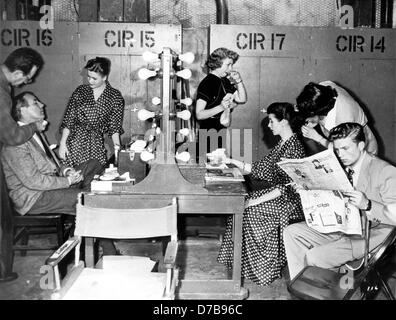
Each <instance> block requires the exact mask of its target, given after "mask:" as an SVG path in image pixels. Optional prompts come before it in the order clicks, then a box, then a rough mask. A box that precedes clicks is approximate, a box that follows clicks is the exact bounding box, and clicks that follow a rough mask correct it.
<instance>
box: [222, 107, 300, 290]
mask: <svg viewBox="0 0 396 320" xmlns="http://www.w3.org/2000/svg"><path fill="white" fill-rule="evenodd" d="M267 114H268V117H269V125H268V127H269V128H270V129H271V130H272V133H273V134H274V135H276V136H280V138H281V139H280V141H279V142H278V144H277V145H276V146H275V147H274V148H273V149H272V150H271V151H270V153H269V154H268V155H266V156H265V157H264V158H263V159H261V160H260V161H257V162H253V164H247V163H244V162H242V161H238V160H234V159H227V162H229V163H232V164H234V165H236V166H237V167H238V168H239V169H241V170H242V171H243V172H244V174H248V173H251V175H252V177H253V178H255V179H259V180H265V181H267V183H268V187H266V188H265V189H261V190H256V191H253V192H251V193H250V194H249V195H248V196H247V198H246V203H245V211H244V213H243V222H242V275H243V277H245V278H246V279H250V280H252V281H253V282H255V283H257V284H258V285H268V284H270V283H271V282H272V281H274V280H275V279H277V278H279V277H281V269H282V267H284V266H285V265H286V255H285V249H284V245H283V238H282V234H283V229H284V228H285V227H286V226H287V225H288V224H289V223H291V222H296V221H301V220H303V211H302V207H301V202H300V198H299V196H298V194H297V193H296V192H295V191H294V189H293V188H292V187H291V186H290V185H287V184H288V183H289V182H291V179H290V178H289V176H288V175H287V174H286V173H285V172H284V171H283V170H282V169H281V168H280V167H279V166H278V165H277V164H276V163H277V162H279V161H281V160H282V158H289V159H296V158H303V157H304V155H305V153H304V147H303V145H302V144H301V142H300V140H299V138H298V136H297V134H296V132H297V131H298V130H299V129H300V127H301V125H299V124H298V123H299V122H300V121H298V118H297V116H296V113H295V112H294V107H293V105H291V104H290V103H284V102H280V103H273V104H271V105H270V106H269V107H268V109H267ZM232 226H233V223H232V219H231V218H229V220H228V223H227V228H226V232H225V235H224V240H223V243H222V245H221V248H220V253H219V256H218V261H219V262H220V263H223V264H225V265H226V266H227V267H228V268H232V262H233V239H232Z"/></svg>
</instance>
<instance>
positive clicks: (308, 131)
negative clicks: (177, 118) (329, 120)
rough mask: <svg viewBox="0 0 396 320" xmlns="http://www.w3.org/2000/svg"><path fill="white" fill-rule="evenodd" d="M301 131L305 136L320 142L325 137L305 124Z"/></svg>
mask: <svg viewBox="0 0 396 320" xmlns="http://www.w3.org/2000/svg"><path fill="white" fill-rule="evenodd" d="M301 132H302V134H303V136H304V137H305V138H308V139H312V140H314V141H316V142H319V143H320V141H321V140H322V139H324V138H323V137H322V136H321V135H320V134H319V133H318V132H317V131H316V130H315V129H314V128H311V127H309V126H303V127H302V128H301Z"/></svg>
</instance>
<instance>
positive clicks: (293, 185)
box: [287, 182, 307, 192]
mask: <svg viewBox="0 0 396 320" xmlns="http://www.w3.org/2000/svg"><path fill="white" fill-rule="evenodd" d="M287 185H289V186H290V187H292V188H293V190H294V191H295V192H299V191H301V190H307V188H305V187H304V186H302V185H301V184H297V183H295V182H291V183H289V184H287Z"/></svg>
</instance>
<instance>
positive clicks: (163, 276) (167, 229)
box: [47, 195, 178, 300]
mask: <svg viewBox="0 0 396 320" xmlns="http://www.w3.org/2000/svg"><path fill="white" fill-rule="evenodd" d="M81 202H82V201H81V195H80V197H79V201H78V204H77V210H76V229H75V233H74V234H75V236H74V237H73V238H72V239H70V240H68V241H66V242H65V243H64V245H63V246H62V247H61V248H59V249H58V250H57V251H56V252H55V253H54V254H53V255H52V256H51V257H50V258H49V259H48V260H47V264H48V265H50V266H51V267H53V270H54V275H55V284H56V289H55V292H54V294H53V295H52V298H53V299H65V300H68V299H73V300H90V299H95V300H101V299H104V300H112V299H118V300H120V299H123V300H125V299H128V300H129V299H131V300H132V299H133V300H154V299H174V296H175V289H176V285H177V279H178V269H177V268H176V266H175V261H176V254H177V249H178V240H177V203H176V198H173V199H171V200H170V199H169V200H165V199H162V200H158V199H155V198H153V202H152V203H150V208H141V209H137V208H134V209H124V208H123V209H118V208H115V209H111V208H96V207H88V206H85V205H82V203H81ZM164 236H170V237H171V241H170V242H169V243H168V245H167V248H166V253H165V257H164V267H165V268H166V270H167V272H166V273H160V272H151V271H152V269H153V267H154V264H155V262H154V261H152V260H150V259H149V258H147V257H133V256H103V257H102V259H100V260H99V261H98V263H97V264H96V266H95V268H86V267H84V262H82V261H79V256H80V245H81V240H82V238H83V237H95V238H110V239H141V238H152V237H164ZM73 248H75V261H74V265H73V267H72V268H71V270H70V271H69V272H68V274H67V275H66V277H65V278H64V279H63V281H62V283H61V280H60V277H59V270H58V264H59V262H60V261H61V260H62V259H63V258H64V257H65V256H66V255H67V254H68V253H69V252H70V251H71V250H72V249H73Z"/></svg>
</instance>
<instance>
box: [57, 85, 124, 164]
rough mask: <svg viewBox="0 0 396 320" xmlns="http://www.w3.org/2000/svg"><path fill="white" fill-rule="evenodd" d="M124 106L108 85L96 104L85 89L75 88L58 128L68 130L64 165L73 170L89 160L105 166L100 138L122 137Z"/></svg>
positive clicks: (84, 86)
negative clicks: (66, 156) (115, 135)
mask: <svg viewBox="0 0 396 320" xmlns="http://www.w3.org/2000/svg"><path fill="white" fill-rule="evenodd" d="M124 104H125V102H124V98H123V97H122V95H121V92H120V91H118V90H117V89H114V88H113V87H112V86H111V85H110V84H109V83H106V88H105V89H104V91H103V92H102V94H101V95H100V97H99V98H98V100H97V101H95V98H94V95H93V90H92V88H91V87H90V86H89V85H81V86H79V87H77V89H76V90H75V91H74V92H73V94H72V96H71V98H70V101H69V104H68V106H67V109H66V113H65V116H64V118H63V121H62V124H61V129H63V128H68V129H69V130H70V134H69V136H68V138H67V147H68V150H69V156H68V158H67V159H66V164H67V165H70V166H76V165H78V164H80V163H83V162H85V161H87V160H90V159H97V160H99V162H100V163H102V164H103V165H105V164H106V162H107V157H106V149H105V146H104V134H107V135H108V136H110V137H111V136H112V135H113V134H114V133H119V134H120V135H121V134H122V133H123V129H122V121H123V116H124Z"/></svg>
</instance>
